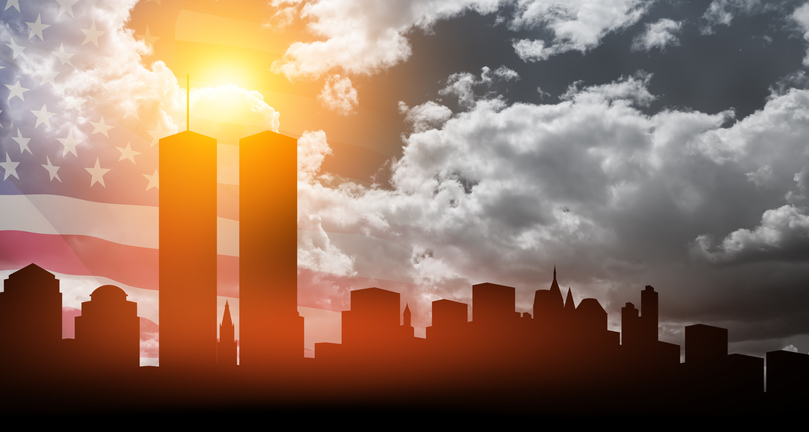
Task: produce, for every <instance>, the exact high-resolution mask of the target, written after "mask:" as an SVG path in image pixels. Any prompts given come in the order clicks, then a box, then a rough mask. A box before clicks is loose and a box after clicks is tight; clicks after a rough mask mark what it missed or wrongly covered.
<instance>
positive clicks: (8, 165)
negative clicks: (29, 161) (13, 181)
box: [0, 153, 20, 181]
mask: <svg viewBox="0 0 809 432" xmlns="http://www.w3.org/2000/svg"><path fill="white" fill-rule="evenodd" d="M19 164H20V163H19V162H13V161H12V160H11V158H10V157H8V153H6V161H5V162H0V167H3V169H4V170H5V171H6V173H5V174H4V175H3V181H5V180H6V179H7V178H8V177H9V176H14V177H17V180H19V179H20V176H18V175H17V165H19Z"/></svg>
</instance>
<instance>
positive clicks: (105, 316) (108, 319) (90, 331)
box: [76, 285, 140, 371]
mask: <svg viewBox="0 0 809 432" xmlns="http://www.w3.org/2000/svg"><path fill="white" fill-rule="evenodd" d="M126 297H127V294H126V293H125V292H124V290H122V289H121V288H119V287H117V286H114V285H104V286H101V287H99V288H96V290H95V291H93V292H92V294H90V301H87V302H83V303H82V304H81V316H77V317H76V345H77V346H76V348H77V351H78V353H79V355H80V356H81V361H82V363H83V364H84V365H85V366H87V367H89V368H91V369H93V370H95V371H104V370H119V369H121V368H137V367H138V366H140V321H139V320H140V318H138V305H137V303H135V302H131V301H127V299H126Z"/></svg>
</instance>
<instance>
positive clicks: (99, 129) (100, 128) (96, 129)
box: [90, 117, 115, 138]
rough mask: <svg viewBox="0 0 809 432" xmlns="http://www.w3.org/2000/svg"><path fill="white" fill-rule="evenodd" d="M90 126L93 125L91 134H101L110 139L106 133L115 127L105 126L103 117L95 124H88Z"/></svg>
mask: <svg viewBox="0 0 809 432" xmlns="http://www.w3.org/2000/svg"><path fill="white" fill-rule="evenodd" d="M90 124H91V125H93V133H92V134H97V133H102V134H104V136H105V137H107V138H109V137H110V135H109V134H108V133H107V131H108V130H110V129H112V128H113V127H115V126H107V124H106V123H104V117H101V121H99V122H97V123H96V122H90ZM92 134H90V135H92Z"/></svg>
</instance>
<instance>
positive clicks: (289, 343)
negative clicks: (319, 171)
mask: <svg viewBox="0 0 809 432" xmlns="http://www.w3.org/2000/svg"><path fill="white" fill-rule="evenodd" d="M297 152H298V147H297V140H295V139H294V138H290V137H287V136H284V135H280V134H277V133H275V132H271V131H265V132H261V133H258V134H256V135H252V136H249V137H246V138H242V139H241V140H239V325H240V326H241V328H240V330H239V338H240V342H239V365H240V366H243V367H267V366H272V365H277V364H278V363H279V362H281V363H284V362H290V361H297V360H298V359H302V358H303V352H304V347H303V317H301V316H300V315H299V314H298V286H297V276H298V274H297V272H298V267H297V266H298V263H297V247H298V246H297V241H298V240H297V232H298V225H297V217H298V215H297V197H298V195H297V194H298V183H297V178H298V177H297V176H298V164H297V155H298V153H297Z"/></svg>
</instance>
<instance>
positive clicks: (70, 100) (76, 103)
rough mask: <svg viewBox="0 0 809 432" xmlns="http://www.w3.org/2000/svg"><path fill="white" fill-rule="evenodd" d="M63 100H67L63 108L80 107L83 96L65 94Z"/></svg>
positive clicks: (82, 102) (82, 103)
mask: <svg viewBox="0 0 809 432" xmlns="http://www.w3.org/2000/svg"><path fill="white" fill-rule="evenodd" d="M65 101H66V102H67V104H66V105H65V109H71V108H81V106H82V105H84V98H79V97H76V96H66V97H65Z"/></svg>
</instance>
